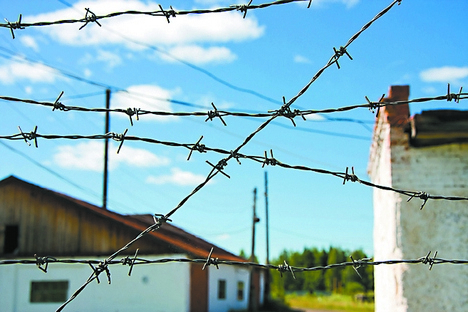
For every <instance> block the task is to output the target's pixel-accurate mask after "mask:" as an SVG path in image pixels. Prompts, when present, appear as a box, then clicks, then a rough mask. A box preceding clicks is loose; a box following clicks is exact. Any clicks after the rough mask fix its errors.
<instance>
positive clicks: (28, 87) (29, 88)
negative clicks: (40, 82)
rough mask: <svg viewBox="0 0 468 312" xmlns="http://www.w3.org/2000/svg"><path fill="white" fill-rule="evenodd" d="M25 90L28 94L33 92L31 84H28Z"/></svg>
mask: <svg viewBox="0 0 468 312" xmlns="http://www.w3.org/2000/svg"><path fill="white" fill-rule="evenodd" d="M24 92H26V94H31V93H32V92H33V88H32V87H31V86H26V87H25V88H24Z"/></svg>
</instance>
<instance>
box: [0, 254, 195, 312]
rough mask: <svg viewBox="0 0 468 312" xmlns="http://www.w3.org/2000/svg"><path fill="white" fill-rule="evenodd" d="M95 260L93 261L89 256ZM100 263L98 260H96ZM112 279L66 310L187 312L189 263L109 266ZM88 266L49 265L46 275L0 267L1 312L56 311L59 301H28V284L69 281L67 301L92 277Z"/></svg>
mask: <svg viewBox="0 0 468 312" xmlns="http://www.w3.org/2000/svg"><path fill="white" fill-rule="evenodd" d="M180 257H185V256H184V255H164V256H158V257H151V256H145V257H144V258H145V259H158V258H180ZM92 259H96V258H92ZM100 260H102V259H100ZM109 267H110V272H111V281H112V283H111V284H110V285H109V284H108V283H107V276H106V274H105V272H104V273H102V274H101V275H100V276H99V279H100V281H101V283H100V284H97V282H96V281H93V282H92V283H91V284H89V285H88V286H87V287H86V288H85V289H84V290H83V291H82V292H81V293H80V294H79V295H78V296H77V297H76V299H74V300H73V301H72V302H71V303H69V304H68V305H67V307H66V308H65V310H64V311H109V312H111V311H112V312H114V311H161V312H170V311H174V312H176V311H177V312H188V311H189V304H190V302H189V300H190V296H189V291H190V289H189V287H190V264H188V263H166V264H150V265H136V266H134V267H133V271H132V275H131V276H130V277H129V276H128V270H129V266H128V265H125V266H124V265H120V264H115V265H111V266H109ZM91 273H92V270H91V268H90V267H89V266H88V265H85V264H83V265H78V264H73V265H70V264H50V265H49V268H48V272H47V273H44V272H42V271H41V270H39V269H38V268H37V267H36V266H35V265H3V266H0V310H1V311H5V312H9V311H11V312H16V311H21V312H23V311H24V312H27V311H38V312H41V311H48V312H49V311H55V310H56V309H57V308H58V307H59V306H60V305H61V303H30V302H29V296H30V285H31V281H47V280H51V281H52V280H68V281H69V290H68V297H69V296H70V295H71V294H72V293H73V292H74V291H75V290H76V289H78V288H79V287H80V286H81V285H83V283H84V282H85V281H86V280H87V279H88V277H89V276H90V275H91Z"/></svg>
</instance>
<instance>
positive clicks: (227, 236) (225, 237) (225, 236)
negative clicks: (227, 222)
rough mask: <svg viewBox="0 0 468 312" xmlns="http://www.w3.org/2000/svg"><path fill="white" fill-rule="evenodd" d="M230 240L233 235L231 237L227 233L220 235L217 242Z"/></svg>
mask: <svg viewBox="0 0 468 312" xmlns="http://www.w3.org/2000/svg"><path fill="white" fill-rule="evenodd" d="M230 238H231V235H229V234H227V233H224V234H220V235H218V236H216V239H217V240H228V239H230Z"/></svg>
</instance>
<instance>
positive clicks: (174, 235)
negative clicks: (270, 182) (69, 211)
mask: <svg viewBox="0 0 468 312" xmlns="http://www.w3.org/2000/svg"><path fill="white" fill-rule="evenodd" d="M11 184H18V185H21V186H23V187H26V188H29V189H33V190H34V191H35V192H42V193H43V194H47V195H48V196H52V197H55V198H58V199H61V200H64V201H66V202H68V203H72V204H74V205H73V206H75V207H76V206H78V207H79V209H83V211H86V212H87V213H91V214H94V215H99V216H101V217H103V218H105V219H106V220H108V221H110V222H111V223H113V224H117V225H118V226H124V227H128V228H131V229H133V230H137V231H139V232H142V231H144V230H145V229H146V228H148V227H149V226H150V225H152V224H154V220H153V216H152V215H150V214H140V215H121V214H119V213H116V212H113V211H110V210H105V209H102V208H100V207H98V206H95V205H93V204H90V203H88V202H85V201H82V200H79V199H76V198H73V197H71V196H68V195H65V194H63V193H59V192H56V191H53V190H50V189H46V188H43V187H40V186H38V185H35V184H32V183H29V182H26V181H24V180H21V179H19V178H17V177H15V176H9V177H7V178H5V179H3V180H1V181H0V188H2V187H4V186H6V185H11ZM146 235H148V236H152V237H154V238H157V239H158V240H160V241H163V242H165V243H167V244H169V245H171V246H174V247H175V249H176V250H180V251H183V252H184V253H187V254H188V255H189V256H190V257H195V258H206V257H207V256H208V253H209V251H210V249H211V248H213V254H212V257H214V258H219V259H220V260H221V259H223V260H231V261H246V260H245V259H243V258H241V257H238V256H236V255H234V254H233V253H231V252H229V251H227V250H224V249H222V248H220V247H217V246H215V245H214V244H211V243H209V242H207V241H205V240H204V239H202V238H200V237H198V236H196V235H193V234H190V233H188V232H186V231H184V230H182V229H181V228H179V227H176V226H174V225H173V224H171V223H166V224H164V225H163V226H161V228H160V229H158V230H157V231H153V232H150V233H148V234H146Z"/></svg>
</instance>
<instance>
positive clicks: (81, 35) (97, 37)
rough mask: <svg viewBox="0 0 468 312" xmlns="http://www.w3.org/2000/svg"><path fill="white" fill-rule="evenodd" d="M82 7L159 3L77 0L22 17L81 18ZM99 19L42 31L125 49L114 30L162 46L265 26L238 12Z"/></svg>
mask: <svg viewBox="0 0 468 312" xmlns="http://www.w3.org/2000/svg"><path fill="white" fill-rule="evenodd" d="M83 8H90V10H91V11H92V12H93V13H95V14H96V15H106V14H109V13H111V12H118V11H126V10H137V11H158V10H159V5H158V4H157V3H155V2H147V3H146V2H143V1H138V0H101V1H97V0H94V1H80V2H77V3H75V4H74V7H73V8H66V9H62V10H59V11H55V12H50V13H45V14H40V15H36V16H28V17H25V18H24V20H25V21H26V22H32V21H51V20H62V19H70V18H72V19H80V18H83V17H84V15H85V11H84V10H83ZM77 10H79V11H82V12H83V14H82V16H79V14H78V15H77ZM99 22H100V24H101V25H102V27H99V25H97V24H96V23H89V24H88V25H87V26H86V27H84V28H83V29H82V30H79V28H80V27H81V26H82V25H84V24H64V25H61V26H60V27H44V28H42V29H41V30H42V31H44V32H45V33H46V34H48V35H49V36H51V37H52V38H53V39H54V40H58V41H60V42H62V43H65V44H69V45H102V44H109V43H114V44H124V45H127V47H128V48H135V46H134V45H132V44H130V43H129V42H128V41H126V40H125V39H124V38H123V37H122V36H119V35H117V34H116V33H115V32H117V33H120V34H123V35H124V36H125V37H129V38H132V39H133V40H136V41H140V42H144V43H147V44H156V45H164V46H174V45H187V44H200V43H215V42H218V43H219V42H232V41H234V42H238V41H244V40H250V39H256V38H258V37H260V36H262V35H263V32H264V27H263V26H260V25H259V24H258V22H257V20H256V19H255V17H254V16H253V15H250V16H249V15H247V17H246V18H245V19H243V18H242V14H241V13H239V12H226V13H216V14H199V15H186V16H177V17H176V18H171V19H170V23H168V22H167V20H166V18H164V17H159V16H146V15H122V16H117V17H113V18H108V19H103V20H100V21H99ZM106 29H111V30H112V31H106Z"/></svg>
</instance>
